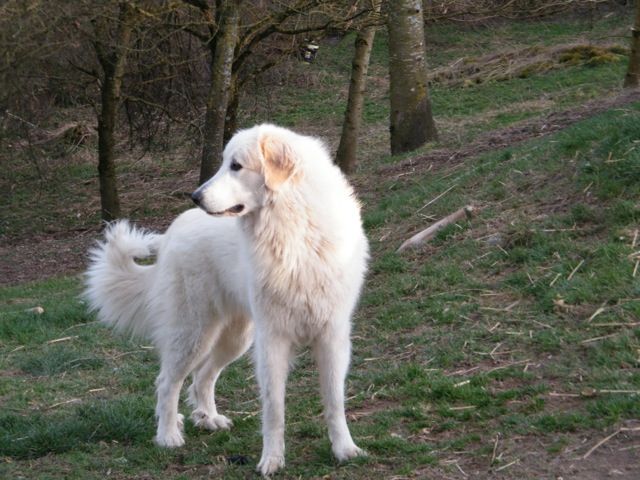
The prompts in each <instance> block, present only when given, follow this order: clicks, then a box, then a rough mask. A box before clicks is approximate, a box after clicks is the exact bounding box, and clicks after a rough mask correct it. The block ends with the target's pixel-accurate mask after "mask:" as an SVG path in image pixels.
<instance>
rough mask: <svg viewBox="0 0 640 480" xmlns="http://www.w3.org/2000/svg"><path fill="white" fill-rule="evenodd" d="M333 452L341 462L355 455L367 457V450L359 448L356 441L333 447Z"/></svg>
mask: <svg viewBox="0 0 640 480" xmlns="http://www.w3.org/2000/svg"><path fill="white" fill-rule="evenodd" d="M333 454H334V455H335V457H336V458H337V459H338V461H339V462H344V461H346V460H350V459H352V458H355V457H366V456H367V452H365V451H364V450H362V449H361V448H359V447H358V446H357V445H356V444H355V443H353V442H351V443H350V444H349V445H343V446H336V447H334V448H333Z"/></svg>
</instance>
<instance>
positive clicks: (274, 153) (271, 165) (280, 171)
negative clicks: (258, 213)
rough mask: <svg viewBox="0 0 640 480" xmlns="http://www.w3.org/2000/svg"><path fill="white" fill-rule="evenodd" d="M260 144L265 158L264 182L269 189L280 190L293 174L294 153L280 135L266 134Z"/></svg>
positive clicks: (261, 138)
mask: <svg viewBox="0 0 640 480" xmlns="http://www.w3.org/2000/svg"><path fill="white" fill-rule="evenodd" d="M258 144H259V145H260V153H262V157H263V158H264V163H263V166H264V183H265V185H266V186H267V188H268V189H269V190H273V191H275V190H278V188H279V187H280V186H281V185H282V184H283V183H284V182H286V181H287V180H288V179H289V178H290V177H291V176H292V175H293V171H294V168H295V159H294V153H293V151H292V150H291V147H290V146H289V145H288V144H287V143H286V142H285V141H284V140H283V139H282V138H280V137H279V136H278V135H273V134H269V133H267V134H264V135H262V136H261V137H260V139H259V140H258Z"/></svg>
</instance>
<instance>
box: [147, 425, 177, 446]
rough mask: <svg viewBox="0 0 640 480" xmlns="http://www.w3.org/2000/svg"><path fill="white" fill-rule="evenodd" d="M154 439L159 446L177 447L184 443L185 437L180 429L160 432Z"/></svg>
mask: <svg viewBox="0 0 640 480" xmlns="http://www.w3.org/2000/svg"><path fill="white" fill-rule="evenodd" d="M153 441H154V442H155V444H156V445H158V446H159V447H164V448H177V447H182V446H183V445H184V437H183V436H182V432H181V431H180V430H178V429H176V430H174V431H172V432H163V433H160V432H158V434H157V435H156V436H155V438H154V439H153Z"/></svg>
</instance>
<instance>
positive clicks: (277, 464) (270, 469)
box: [257, 455, 284, 477]
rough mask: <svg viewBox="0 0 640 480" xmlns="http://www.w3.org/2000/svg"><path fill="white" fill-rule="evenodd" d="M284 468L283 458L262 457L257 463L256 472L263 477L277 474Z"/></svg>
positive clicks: (275, 456) (277, 456)
mask: <svg viewBox="0 0 640 480" xmlns="http://www.w3.org/2000/svg"><path fill="white" fill-rule="evenodd" d="M282 467H284V457H283V456H282V455H268V456H264V455H263V456H262V458H261V459H260V463H258V468H257V470H258V471H259V472H260V473H261V474H262V475H263V476H265V477H268V476H269V475H271V474H272V473H275V472H277V471H278V470H279V469H281V468H282Z"/></svg>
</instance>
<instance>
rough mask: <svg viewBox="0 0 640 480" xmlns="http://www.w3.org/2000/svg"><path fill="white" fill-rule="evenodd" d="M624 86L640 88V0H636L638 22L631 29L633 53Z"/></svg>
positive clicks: (630, 56) (630, 55)
mask: <svg viewBox="0 0 640 480" xmlns="http://www.w3.org/2000/svg"><path fill="white" fill-rule="evenodd" d="M624 86H625V88H638V87H639V86H640V0H636V20H635V22H634V25H633V27H632V28H631V53H630V54H629V66H628V67H627V74H626V75H625V77H624Z"/></svg>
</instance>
